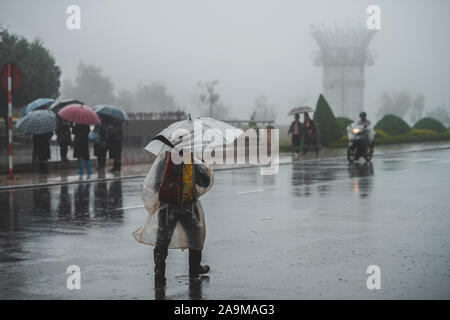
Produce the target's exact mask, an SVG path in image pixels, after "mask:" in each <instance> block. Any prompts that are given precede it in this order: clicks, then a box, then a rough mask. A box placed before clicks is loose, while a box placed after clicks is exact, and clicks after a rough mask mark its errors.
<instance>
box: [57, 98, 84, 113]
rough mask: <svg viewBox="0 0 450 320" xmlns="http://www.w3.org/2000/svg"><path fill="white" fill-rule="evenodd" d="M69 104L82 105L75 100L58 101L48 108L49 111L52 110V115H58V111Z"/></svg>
mask: <svg viewBox="0 0 450 320" xmlns="http://www.w3.org/2000/svg"><path fill="white" fill-rule="evenodd" d="M69 104H82V105H83V104H84V102H82V101H80V100H77V99H66V100H59V101H56V102H55V103H53V104H52V105H51V107H50V110H52V111H53V112H54V113H56V114H58V111H59V110H61V109H62V108H64V107H65V106H68V105H69Z"/></svg>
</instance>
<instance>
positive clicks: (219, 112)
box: [199, 102, 230, 120]
mask: <svg viewBox="0 0 450 320" xmlns="http://www.w3.org/2000/svg"><path fill="white" fill-rule="evenodd" d="M199 108H200V116H202V117H209V107H208V106H207V105H204V104H201V105H200V107H199ZM213 118H215V119H218V120H229V119H230V107H228V106H225V105H224V104H222V103H221V102H219V103H216V104H215V106H214V109H213Z"/></svg>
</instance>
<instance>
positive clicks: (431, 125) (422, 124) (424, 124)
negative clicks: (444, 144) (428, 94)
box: [414, 117, 447, 133]
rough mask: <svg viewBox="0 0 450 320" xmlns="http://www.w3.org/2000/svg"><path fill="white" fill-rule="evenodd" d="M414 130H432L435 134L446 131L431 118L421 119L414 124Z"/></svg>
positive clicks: (438, 122)
mask: <svg viewBox="0 0 450 320" xmlns="http://www.w3.org/2000/svg"><path fill="white" fill-rule="evenodd" d="M414 128H415V129H428V130H432V131H435V132H439V133H442V132H444V131H447V129H445V127H444V125H443V124H442V123H441V122H440V121H438V120H436V119H433V118H428V117H427V118H423V119H420V120H419V121H417V122H416V124H415V125H414Z"/></svg>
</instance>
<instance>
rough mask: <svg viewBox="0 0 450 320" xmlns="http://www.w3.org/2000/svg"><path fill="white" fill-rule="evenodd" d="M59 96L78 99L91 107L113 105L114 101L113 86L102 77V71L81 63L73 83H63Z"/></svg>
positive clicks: (70, 81) (107, 79)
mask: <svg viewBox="0 0 450 320" xmlns="http://www.w3.org/2000/svg"><path fill="white" fill-rule="evenodd" d="M61 96H62V97H63V98H76V99H80V100H81V101H84V103H86V104H88V105H89V106H92V107H93V106H96V105H99V104H113V103H114V101H115V97H114V85H113V83H112V82H111V80H110V79H109V78H108V77H106V76H103V75H102V69H100V68H98V67H96V66H93V65H87V64H84V63H83V62H80V63H79V64H78V70H77V76H76V78H75V81H72V80H71V79H66V80H64V81H63V86H62V94H61Z"/></svg>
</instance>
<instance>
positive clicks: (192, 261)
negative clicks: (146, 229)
mask: <svg viewBox="0 0 450 320" xmlns="http://www.w3.org/2000/svg"><path fill="white" fill-rule="evenodd" d="M192 209H193V214H191V213H190V212H189V213H186V214H183V215H181V216H180V217H179V222H180V223H181V224H182V226H183V229H184V230H185V231H186V235H187V237H188V239H189V245H190V247H191V248H197V249H189V276H190V277H197V276H198V275H199V274H204V273H208V272H209V270H210V268H209V266H208V265H205V266H202V265H201V261H202V250H201V249H198V248H199V247H201V245H202V244H201V240H200V235H201V233H202V230H201V229H202V227H200V223H199V221H200V217H199V211H198V210H199V209H198V207H197V205H196V204H195V203H194V204H193V205H192Z"/></svg>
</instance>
